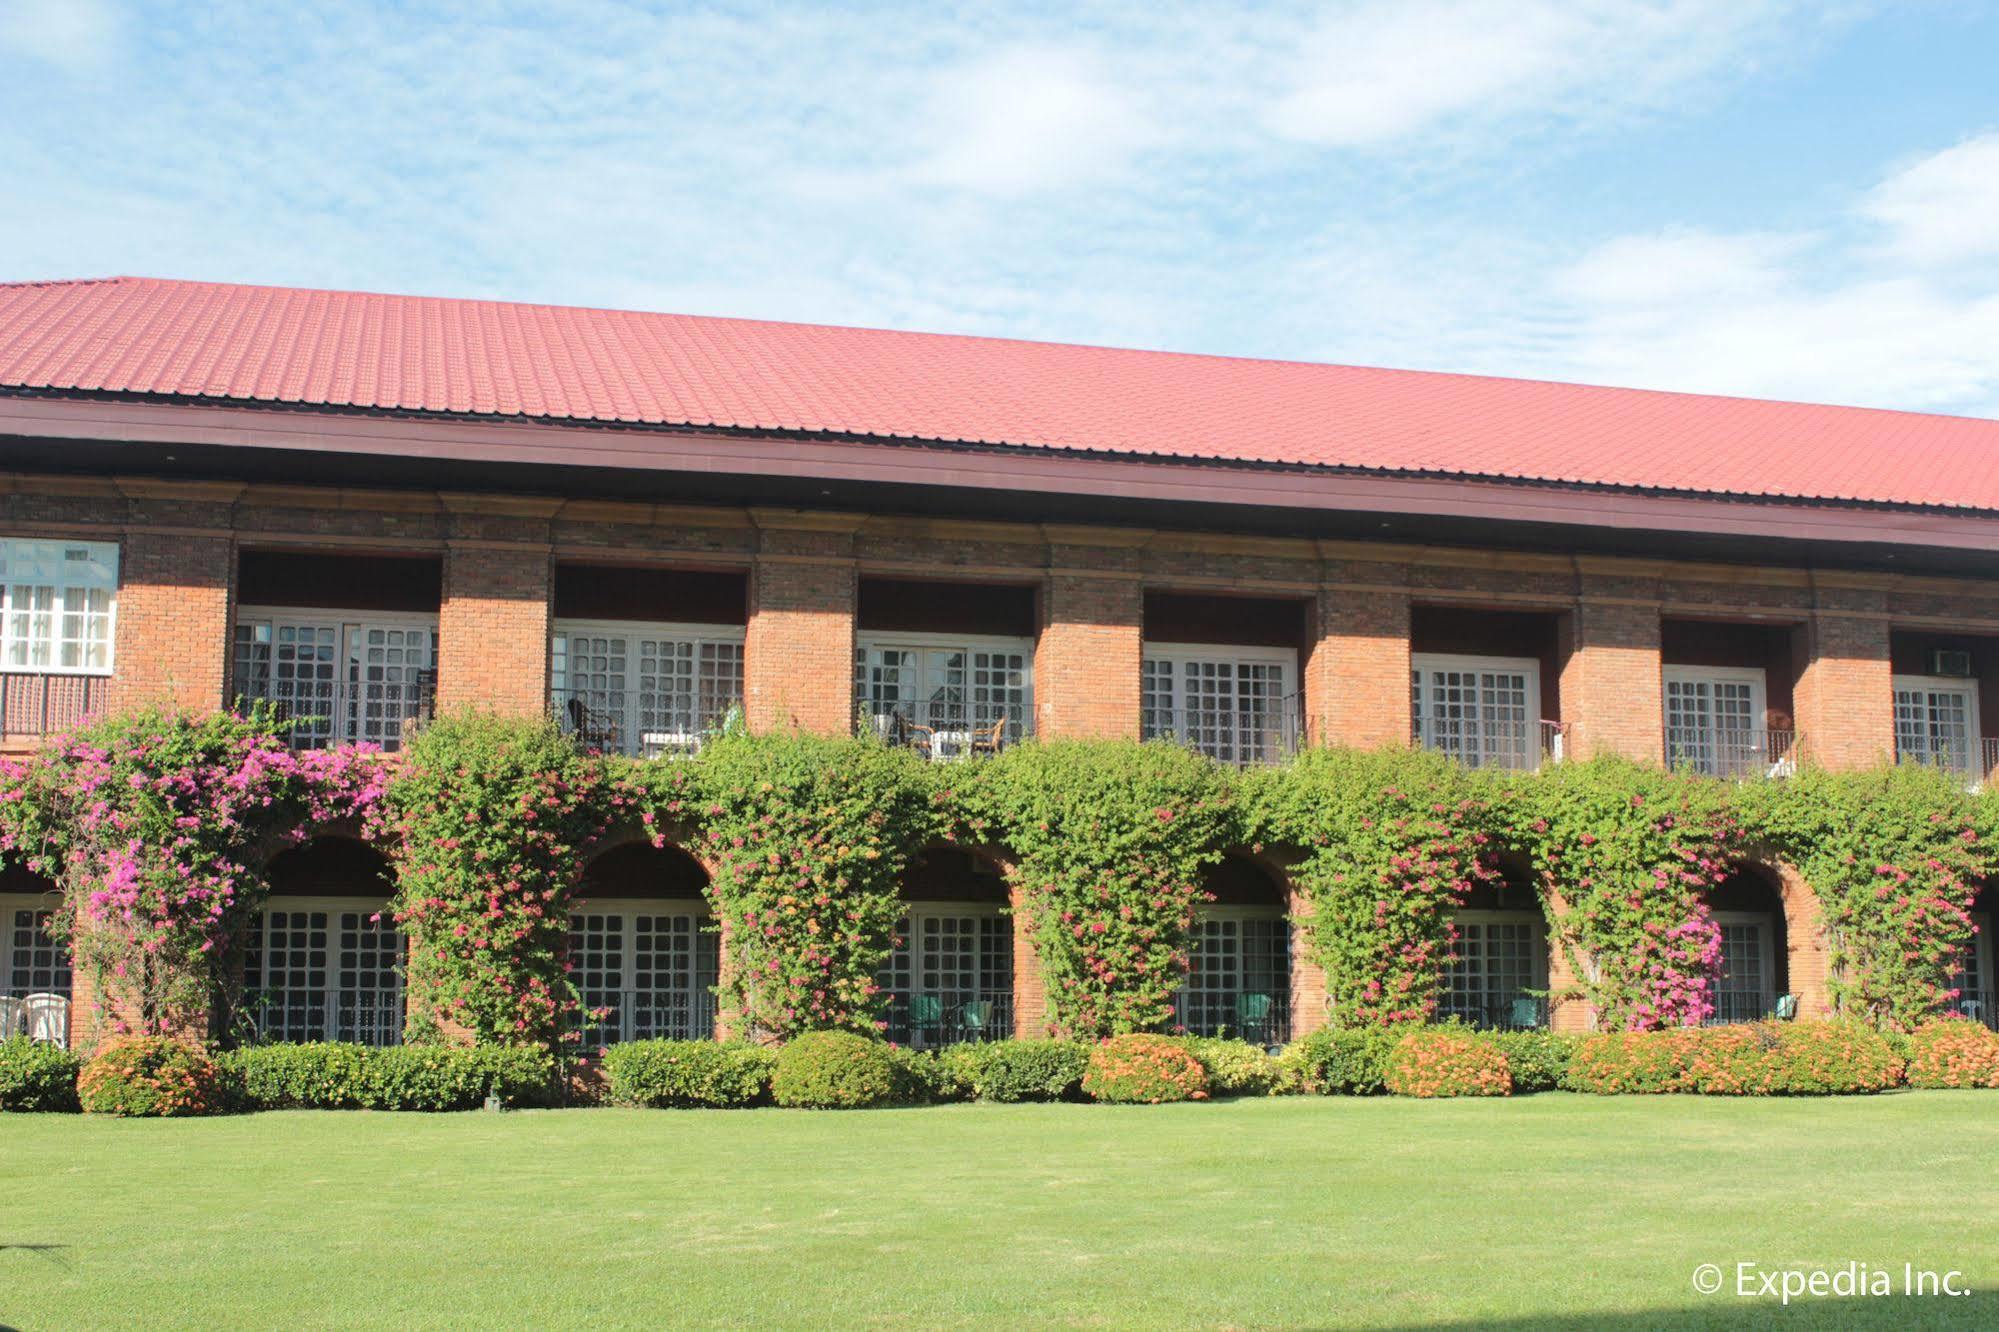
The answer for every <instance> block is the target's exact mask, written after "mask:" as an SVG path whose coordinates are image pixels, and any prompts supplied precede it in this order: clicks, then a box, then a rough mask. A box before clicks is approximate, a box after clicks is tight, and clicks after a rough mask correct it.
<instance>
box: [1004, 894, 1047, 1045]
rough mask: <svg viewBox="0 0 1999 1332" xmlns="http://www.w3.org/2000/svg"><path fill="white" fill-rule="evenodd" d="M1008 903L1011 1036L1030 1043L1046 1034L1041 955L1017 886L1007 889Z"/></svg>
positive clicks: (1031, 921) (1031, 923)
mask: <svg viewBox="0 0 1999 1332" xmlns="http://www.w3.org/2000/svg"><path fill="white" fill-rule="evenodd" d="M1007 903H1008V909H1009V910H1010V911H1011V912H1012V914H1013V1034H1014V1035H1015V1036H1017V1037H1019V1038H1020V1039H1022V1040H1032V1039H1035V1038H1037V1037H1041V1036H1046V1035H1047V1034H1048V986H1047V982H1046V981H1044V980H1043V979H1042V976H1041V954H1039V953H1037V952H1036V951H1035V950H1034V920H1033V918H1032V917H1031V916H1030V915H1029V914H1028V913H1027V911H1026V894H1025V893H1024V892H1023V891H1022V890H1021V888H1020V886H1019V885H1018V884H1010V885H1008V888H1007Z"/></svg>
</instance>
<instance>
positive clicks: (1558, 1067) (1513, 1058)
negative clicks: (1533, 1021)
mask: <svg viewBox="0 0 1999 1332" xmlns="http://www.w3.org/2000/svg"><path fill="white" fill-rule="evenodd" d="M1479 1038H1480V1039H1481V1040H1483V1041H1485V1042H1487V1043H1488V1044H1490V1045H1492V1046H1493V1047H1494V1048H1496V1049H1497V1050H1498V1051H1499V1052H1500V1053H1501V1054H1503V1055H1505V1056H1506V1070H1507V1072H1508V1073H1510V1074H1512V1075H1513V1090H1514V1092H1515V1093H1516V1094H1517V1093H1520V1092H1540V1091H1554V1090H1555V1089H1556V1088H1558V1087H1560V1086H1561V1085H1562V1078H1563V1076H1564V1075H1565V1074H1567V1073H1568V1071H1569V1057H1570V1056H1571V1055H1572V1054H1574V1053H1575V1048H1576V1041H1577V1040H1578V1039H1579V1038H1578V1037H1575V1036H1562V1035H1557V1034H1556V1033H1554V1032H1552V1031H1545V1030H1535V1031H1486V1032H1480V1033H1479Z"/></svg>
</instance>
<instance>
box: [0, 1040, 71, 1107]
mask: <svg viewBox="0 0 1999 1332" xmlns="http://www.w3.org/2000/svg"><path fill="white" fill-rule="evenodd" d="M80 1066H81V1061H79V1060H78V1059H77V1057H76V1056H75V1055H73V1054H71V1053H70V1052H69V1051H68V1050H65V1049H63V1048H62V1047H61V1046H59V1045H51V1044H49V1043H48V1042H47V1041H31V1040H29V1039H28V1038H27V1037H26V1036H10V1037H8V1038H7V1039H6V1040H4V1041H0V1111H7V1110H15V1111H21V1110H28V1111H36V1110H39V1111H61V1110H75V1109H76V1108H77V1103H76V1073H77V1069H78V1068H79V1067H80Z"/></svg>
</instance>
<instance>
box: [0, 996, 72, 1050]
mask: <svg viewBox="0 0 1999 1332" xmlns="http://www.w3.org/2000/svg"><path fill="white" fill-rule="evenodd" d="M10 1036H26V1037H27V1038H28V1039H29V1040H31V1041H45V1042H47V1043H48V1044H50V1045H58V1046H67V1045H68V1044H69V996H68V995H66V994H52V993H51V994H28V995H17V996H14V997H11V998H10V997H8V996H5V995H0V1041H4V1040H6V1039H7V1038H8V1037H10Z"/></svg>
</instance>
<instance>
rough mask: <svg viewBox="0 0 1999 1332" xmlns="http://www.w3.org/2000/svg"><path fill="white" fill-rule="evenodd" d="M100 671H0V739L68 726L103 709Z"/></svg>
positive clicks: (106, 690)
mask: <svg viewBox="0 0 1999 1332" xmlns="http://www.w3.org/2000/svg"><path fill="white" fill-rule="evenodd" d="M110 692H111V679H110V677H109V676H104V675H13V674H7V675H0V741H5V740H13V739H16V738H21V737H33V738H35V739H40V738H41V737H42V736H45V735H57V734H60V733H61V732H64V731H68V730H72V729H74V728H75V727H78V726H81V725H83V724H84V723H85V722H88V721H90V720H92V719H93V718H95V717H96V716H97V714H98V713H100V712H102V711H103V710H104V704H105V700H106V698H107V697H108V696H109V694H110Z"/></svg>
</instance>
